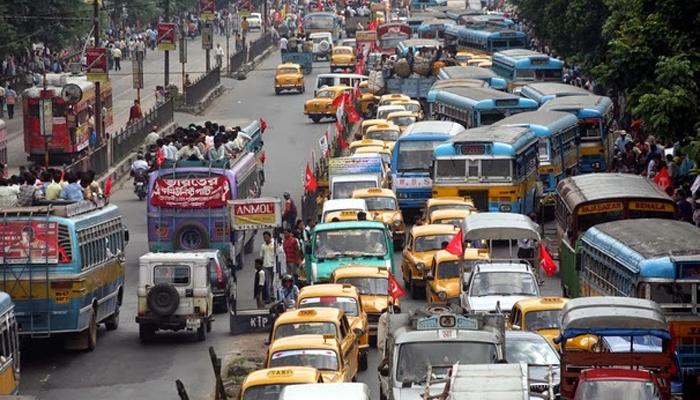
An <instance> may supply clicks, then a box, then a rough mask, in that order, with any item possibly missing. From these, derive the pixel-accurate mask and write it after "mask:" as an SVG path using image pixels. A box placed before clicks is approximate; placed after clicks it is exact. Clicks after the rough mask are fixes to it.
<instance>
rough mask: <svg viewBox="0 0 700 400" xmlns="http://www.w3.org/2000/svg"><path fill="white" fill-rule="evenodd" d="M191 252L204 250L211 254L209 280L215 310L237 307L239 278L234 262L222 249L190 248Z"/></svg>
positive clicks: (216, 311) (223, 310) (224, 310)
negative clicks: (226, 256)
mask: <svg viewBox="0 0 700 400" xmlns="http://www.w3.org/2000/svg"><path fill="white" fill-rule="evenodd" d="M190 252H194V253H198V252H202V253H204V254H206V255H208V256H209V259H210V260H211V261H210V262H211V264H210V267H209V280H210V281H211V288H212V294H213V295H214V312H215V313H219V312H226V311H228V310H229V308H232V309H235V308H236V300H237V278H236V273H235V270H234V268H233V263H232V262H231V261H229V260H228V259H227V258H225V257H224V255H223V254H222V253H221V250H215V249H202V250H190Z"/></svg>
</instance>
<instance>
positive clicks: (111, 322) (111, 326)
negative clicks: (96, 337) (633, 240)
mask: <svg viewBox="0 0 700 400" xmlns="http://www.w3.org/2000/svg"><path fill="white" fill-rule="evenodd" d="M105 328H107V330H108V331H116V330H117V328H119V307H117V309H116V310H114V314H112V315H110V316H109V317H108V318H107V319H106V320H105Z"/></svg>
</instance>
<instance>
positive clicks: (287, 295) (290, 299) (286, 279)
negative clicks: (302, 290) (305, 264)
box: [277, 274, 299, 310]
mask: <svg viewBox="0 0 700 400" xmlns="http://www.w3.org/2000/svg"><path fill="white" fill-rule="evenodd" d="M297 297H299V288H298V287H297V285H295V284H294V277H292V275H290V274H285V275H284V276H283V277H282V286H281V287H280V288H278V289H277V301H280V302H283V303H284V307H285V309H287V310H289V309H291V308H294V306H295V304H296V302H297Z"/></svg>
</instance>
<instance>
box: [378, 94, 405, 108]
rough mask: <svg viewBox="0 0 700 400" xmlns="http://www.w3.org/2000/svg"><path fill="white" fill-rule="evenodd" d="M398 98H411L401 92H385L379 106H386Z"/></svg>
mask: <svg viewBox="0 0 700 400" xmlns="http://www.w3.org/2000/svg"><path fill="white" fill-rule="evenodd" d="M396 100H406V101H408V100H411V98H410V97H409V96H406V95H405V94H400V93H391V94H384V95H382V97H380V98H379V104H378V106H380V107H381V106H385V105H388V104H391V102H392V101H396Z"/></svg>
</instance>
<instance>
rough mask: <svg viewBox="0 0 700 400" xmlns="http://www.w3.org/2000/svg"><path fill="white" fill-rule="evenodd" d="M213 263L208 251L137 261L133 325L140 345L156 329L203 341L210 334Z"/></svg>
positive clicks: (146, 256) (152, 255)
mask: <svg viewBox="0 0 700 400" xmlns="http://www.w3.org/2000/svg"><path fill="white" fill-rule="evenodd" d="M211 265H212V260H211V257H210V254H208V253H207V252H204V251H202V252H182V253H147V254H144V255H143V256H141V257H140V258H139V286H138V288H137V290H136V292H137V296H138V308H137V315H136V323H137V324H139V339H140V340H141V342H142V343H147V342H150V341H151V340H153V339H154V337H155V333H156V331H157V330H159V329H164V330H174V331H179V330H183V329H184V330H187V331H191V332H195V334H196V337H197V339H198V340H200V341H204V340H205V339H206V337H207V332H209V331H211V323H212V321H213V318H212V313H213V308H214V304H213V303H214V294H213V292H212V287H211V279H210V276H211Z"/></svg>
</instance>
